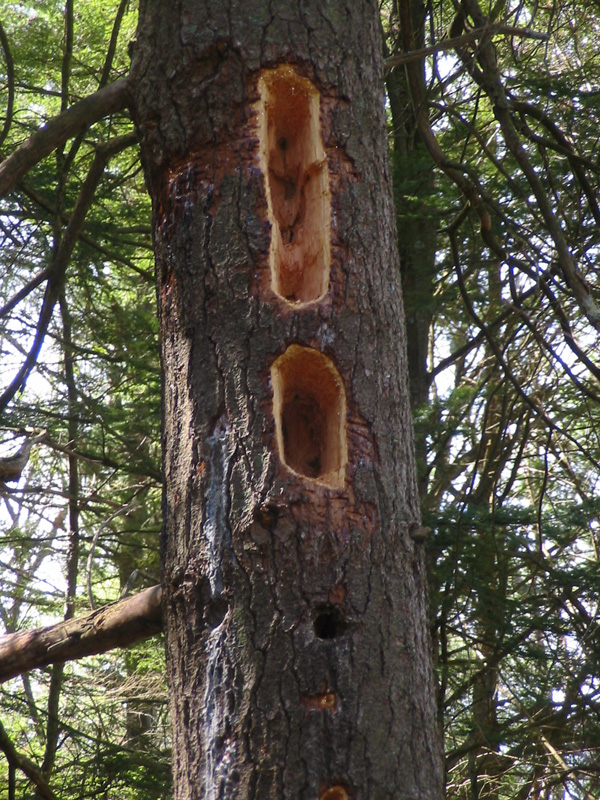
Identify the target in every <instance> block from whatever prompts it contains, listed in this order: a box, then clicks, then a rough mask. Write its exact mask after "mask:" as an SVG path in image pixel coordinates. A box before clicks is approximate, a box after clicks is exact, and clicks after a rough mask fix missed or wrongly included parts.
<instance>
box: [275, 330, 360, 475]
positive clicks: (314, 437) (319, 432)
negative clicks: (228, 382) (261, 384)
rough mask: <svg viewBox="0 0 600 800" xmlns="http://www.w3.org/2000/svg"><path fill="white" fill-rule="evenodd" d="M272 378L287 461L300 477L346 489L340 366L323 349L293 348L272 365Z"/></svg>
mask: <svg viewBox="0 0 600 800" xmlns="http://www.w3.org/2000/svg"><path fill="white" fill-rule="evenodd" d="M271 380H272V383H273V414H274V417H275V428H276V437H277V444H278V448H279V455H280V458H281V460H282V461H283V463H284V464H285V465H286V466H287V467H288V468H289V469H291V470H292V471H293V472H295V473H296V474H297V475H301V476H302V477H305V478H311V479H312V480H316V481H319V482H320V483H324V484H326V485H328V486H332V487H342V486H343V485H344V476H345V469H346V462H347V460H348V454H347V445H346V395H345V392H344V386H343V384H342V379H341V378H340V374H339V372H338V371H337V369H336V368H335V365H334V364H333V362H332V361H331V360H330V359H329V358H327V356H324V355H323V354H322V353H320V352H319V351H318V350H313V349H312V348H311V347H300V346H299V345H290V346H289V347H288V349H287V350H286V351H285V353H284V354H283V355H282V356H280V357H279V358H278V359H277V361H275V363H274V364H273V366H272V367H271Z"/></svg>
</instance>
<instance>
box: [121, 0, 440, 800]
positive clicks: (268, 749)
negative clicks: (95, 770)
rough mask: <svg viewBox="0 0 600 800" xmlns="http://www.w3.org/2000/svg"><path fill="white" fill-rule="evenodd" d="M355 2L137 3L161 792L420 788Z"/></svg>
mask: <svg viewBox="0 0 600 800" xmlns="http://www.w3.org/2000/svg"><path fill="white" fill-rule="evenodd" d="M377 14H378V9H377V4H376V3H375V2H366V1H365V0H363V1H362V2H358V1H356V2H354V1H353V2H352V3H345V2H342V1H341V0H331V1H330V2H327V3H322V2H318V3H317V2H305V3H302V4H284V3H281V4H269V3H267V2H265V0H252V1H251V2H250V1H249V2H245V3H244V4H243V6H242V5H240V4H237V3H234V2H232V0H219V2H216V1H215V0H204V2H196V3H193V4H191V3H189V4H188V3H179V4H174V5H173V7H172V8H171V9H170V12H169V14H168V15H167V14H165V12H164V5H163V4H162V3H160V2H158V0H146V2H142V3H141V8H140V25H139V29H138V33H137V39H136V42H135V46H134V54H133V63H132V72H131V76H130V86H131V87H133V88H132V92H133V97H134V108H135V117H136V123H137V125H138V128H139V132H140V136H141V142H142V158H143V162H144V167H145V171H146V176H147V182H148V186H149V189H150V193H151V196H152V203H153V225H154V238H155V253H156V268H157V282H158V302H159V319H160V332H161V348H162V364H163V374H164V386H163V389H164V410H163V413H164V438H163V452H164V462H163V466H164V476H165V490H164V534H163V564H164V574H163V604H164V605H163V609H164V618H165V633H166V639H167V644H166V646H167V663H168V677H169V683H170V697H171V715H172V728H173V755H174V775H175V797H176V798H180V799H181V800H183V798H185V800H190V798H206V799H207V798H244V799H246V798H248V799H250V798H256V800H259V799H260V800H265V799H267V798H273V799H275V798H281V799H283V798H292V797H293V798H307V799H308V798H311V800H313V798H320V799H321V800H348V798H351V799H352V800H358V798H363V799H364V800H366V798H369V800H378V799H379V798H381V799H382V800H383V798H406V799H408V798H414V800H416V798H432V800H433V798H440V797H441V796H442V791H443V790H442V785H443V770H442V758H441V749H440V743H439V737H438V730H437V726H436V719H435V702H434V698H435V693H434V685H433V677H432V669H431V658H430V646H429V639H428V631H427V596H426V586H425V570H424V558H423V552H422V547H421V544H420V541H421V536H420V535H419V532H420V528H419V509H418V499H417V486H416V478H415V467H414V453H413V440H412V429H411V419H410V408H409V405H410V404H409V396H408V388H407V368H406V359H405V352H404V348H405V343H404V326H403V317H402V306H401V297H400V290H399V285H398V277H399V265H398V255H397V248H396V235H395V227H394V214H393V208H392V200H391V186H390V175H389V167H388V155H387V143H386V138H385V122H384V114H383V111H384V98H383V69H382V61H381V41H380V35H379V26H378V17H377ZM315 109H316V110H315ZM314 187H316V189H315V188H314Z"/></svg>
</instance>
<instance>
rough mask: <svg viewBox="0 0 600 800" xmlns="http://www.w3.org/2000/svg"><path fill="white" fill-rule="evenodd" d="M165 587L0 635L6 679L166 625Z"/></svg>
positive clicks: (0, 677)
mask: <svg viewBox="0 0 600 800" xmlns="http://www.w3.org/2000/svg"><path fill="white" fill-rule="evenodd" d="M161 597H162V589H161V587H160V586H151V587H150V588H149V589H145V590H144V591H143V592H140V593H139V594H135V595H133V596H132V597H127V598H126V599H125V600H119V601H117V602H116V603H111V604H110V605H107V606H103V607H102V608H99V609H97V610H96V611H92V612H91V613H90V614H87V615H86V616H84V617H79V618H78V619H70V620H67V621H66V622H59V623H58V624H57V625H50V626H48V627H45V628H36V629H35V630H32V631H22V632H19V633H9V634H6V635H5V636H2V637H0V683H2V682H3V681H6V680H8V679H9V678H14V677H15V676H16V675H21V674H22V673H23V672H28V671H29V670H31V669H35V668H37V667H45V666H48V664H55V663H56V662H59V661H72V660H73V659H76V658H82V657H83V656H91V655H96V654H98V653H105V652H106V651H107V650H112V649H114V648H115V647H130V646H131V645H132V644H135V643H136V642H141V641H143V640H144V639H149V638H150V637H151V636H156V634H158V633H161V631H162V614H161Z"/></svg>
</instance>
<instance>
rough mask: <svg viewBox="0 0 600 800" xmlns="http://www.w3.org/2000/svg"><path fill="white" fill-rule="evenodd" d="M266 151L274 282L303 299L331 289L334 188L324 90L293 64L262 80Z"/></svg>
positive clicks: (287, 295) (290, 296)
mask: <svg viewBox="0 0 600 800" xmlns="http://www.w3.org/2000/svg"><path fill="white" fill-rule="evenodd" d="M259 90H260V98H261V99H260V101H259V104H258V109H257V110H258V115H259V136H260V159H261V168H262V170H263V172H264V174H265V177H266V183H267V202H268V207H269V216H270V221H271V225H272V231H271V285H272V288H273V290H274V291H275V292H276V293H277V294H279V295H280V296H281V297H283V298H284V299H285V300H287V301H288V302H289V303H293V304H295V305H301V304H305V303H310V302H313V301H315V300H318V299H319V298H321V297H322V296H323V295H324V294H325V293H326V291H327V286H328V283H329V263H330V244H329V240H330V228H331V196H330V191H329V173H328V169H327V162H326V159H325V149H324V147H323V142H322V138H321V130H320V128H321V126H320V119H319V112H320V103H319V93H318V92H317V90H316V89H315V87H314V86H313V84H312V83H311V82H310V81H309V80H307V79H306V78H302V77H301V76H300V75H298V74H297V73H296V71H295V70H294V69H293V68H292V67H289V66H283V67H279V68H277V69H274V70H266V71H265V72H264V73H263V75H262V76H261V78H260V80H259Z"/></svg>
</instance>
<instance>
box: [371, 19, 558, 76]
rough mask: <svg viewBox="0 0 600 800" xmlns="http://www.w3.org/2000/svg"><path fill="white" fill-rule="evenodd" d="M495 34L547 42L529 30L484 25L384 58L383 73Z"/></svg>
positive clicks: (543, 35)
mask: <svg viewBox="0 0 600 800" xmlns="http://www.w3.org/2000/svg"><path fill="white" fill-rule="evenodd" d="M495 34H504V35H505V36H518V37H521V38H523V39H539V40H541V41H543V42H545V41H547V40H548V34H547V33H538V32H537V31H532V30H530V29H529V28H513V27H512V26H511V25H486V26H485V27H482V28H475V29H474V30H472V31H467V33H463V34H461V35H460V36H452V37H451V38H450V39H442V41H441V42H436V43H435V44H432V45H430V46H429V47H422V48H420V49H418V50H409V51H408V52H407V53H399V54H398V55H396V56H391V57H390V58H386V60H385V62H384V66H385V71H386V72H388V71H389V70H390V69H392V68H393V67H398V66H400V65H401V64H408V62H409V61H418V60H419V59H421V58H426V57H427V56H432V55H433V54H434V53H439V52H441V51H442V50H454V48H455V47H462V46H463V45H465V44H469V42H474V41H477V39H483V38H484V37H485V36H494V35H495Z"/></svg>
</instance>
